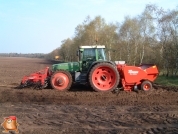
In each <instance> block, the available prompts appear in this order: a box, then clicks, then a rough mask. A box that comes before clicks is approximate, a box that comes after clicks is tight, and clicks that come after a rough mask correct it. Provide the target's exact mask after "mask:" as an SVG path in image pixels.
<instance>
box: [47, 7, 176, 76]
mask: <svg viewBox="0 0 178 134" xmlns="http://www.w3.org/2000/svg"><path fill="white" fill-rule="evenodd" d="M96 39H97V40H98V42H96V41H95V40H96ZM96 43H97V44H98V45H105V46H106V54H107V57H108V59H109V60H112V61H118V60H124V61H126V63H127V64H128V65H139V64H141V63H154V64H156V65H157V66H158V68H159V70H162V71H161V72H162V73H163V74H164V75H166V76H169V75H176V74H177V71H178V7H176V8H175V9H173V10H164V9H162V8H160V7H158V6H156V5H153V4H148V5H146V6H145V9H144V10H143V12H142V13H141V14H139V15H137V16H135V17H130V16H126V17H125V18H124V21H123V22H121V23H119V22H116V23H106V21H105V19H104V18H102V17H101V16H96V17H95V18H94V19H91V18H90V16H87V17H86V19H85V20H84V21H83V23H82V24H79V25H78V26H77V27H76V28H75V34H74V37H73V38H68V39H65V40H63V41H62V44H61V46H60V47H59V48H56V49H55V50H53V51H52V52H50V53H49V54H47V55H46V58H51V59H52V58H54V57H55V56H56V55H59V56H60V58H61V60H63V61H76V60H77V56H76V51H77V48H78V46H81V45H95V44H96ZM112 50H114V51H112Z"/></svg>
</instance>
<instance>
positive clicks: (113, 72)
mask: <svg viewBox="0 0 178 134" xmlns="http://www.w3.org/2000/svg"><path fill="white" fill-rule="evenodd" d="M77 55H78V59H79V61H78V62H68V63H59V64H54V65H52V70H51V71H52V75H51V78H50V84H51V86H52V88H54V89H57V90H60V91H66V90H69V89H70V88H71V85H72V83H79V84H90V85H91V87H92V88H93V89H94V90H95V91H112V90H114V89H116V88H117V86H118V84H119V80H120V79H119V72H118V70H117V68H116V65H115V63H114V62H111V61H107V60H106V55H105V46H102V45H96V46H80V47H79V50H78V51H77Z"/></svg>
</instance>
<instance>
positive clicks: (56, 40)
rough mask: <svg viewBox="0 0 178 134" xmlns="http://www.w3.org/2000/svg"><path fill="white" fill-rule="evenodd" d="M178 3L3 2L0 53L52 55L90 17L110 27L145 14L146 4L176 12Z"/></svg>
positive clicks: (163, 0)
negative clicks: (98, 17) (99, 17)
mask: <svg viewBox="0 0 178 134" xmlns="http://www.w3.org/2000/svg"><path fill="white" fill-rule="evenodd" d="M176 1H177V0H0V53H50V52H51V51H53V50H54V49H56V48H58V47H60V45H61V41H63V40H65V39H67V38H73V37H74V33H75V28H76V27H77V25H79V24H82V23H83V21H84V20H85V18H86V17H87V16H90V17H91V19H94V18H95V17H96V16H98V15H100V16H101V17H102V18H104V19H105V21H106V22H107V23H116V22H119V23H121V22H122V21H124V17H125V16H130V17H134V16H137V15H139V14H141V13H142V12H143V10H144V9H145V6H146V4H156V5H157V6H158V7H162V8H163V9H165V10H168V9H170V10H172V9H176V7H177V6H178V2H176Z"/></svg>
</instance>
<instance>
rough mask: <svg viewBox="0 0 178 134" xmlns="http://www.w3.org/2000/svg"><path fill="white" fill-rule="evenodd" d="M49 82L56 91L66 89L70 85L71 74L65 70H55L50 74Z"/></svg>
mask: <svg viewBox="0 0 178 134" xmlns="http://www.w3.org/2000/svg"><path fill="white" fill-rule="evenodd" d="M50 84H51V87H52V88H53V89H56V90H58V91H68V90H69V89H70V88H71V85H72V76H71V74H70V73H69V72H68V71H65V70H60V71H57V72H55V73H54V74H53V75H52V76H51V79H50Z"/></svg>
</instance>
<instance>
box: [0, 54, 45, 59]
mask: <svg viewBox="0 0 178 134" xmlns="http://www.w3.org/2000/svg"><path fill="white" fill-rule="evenodd" d="M0 57H27V58H45V57H46V54H43V53H28V54H23V53H0Z"/></svg>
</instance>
